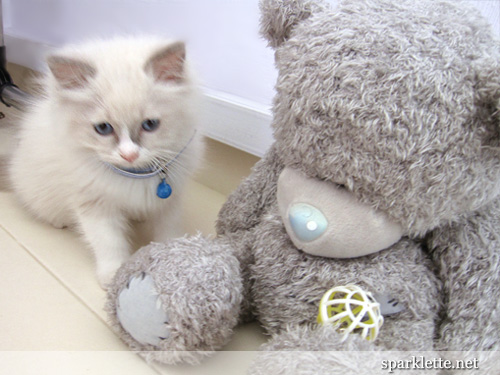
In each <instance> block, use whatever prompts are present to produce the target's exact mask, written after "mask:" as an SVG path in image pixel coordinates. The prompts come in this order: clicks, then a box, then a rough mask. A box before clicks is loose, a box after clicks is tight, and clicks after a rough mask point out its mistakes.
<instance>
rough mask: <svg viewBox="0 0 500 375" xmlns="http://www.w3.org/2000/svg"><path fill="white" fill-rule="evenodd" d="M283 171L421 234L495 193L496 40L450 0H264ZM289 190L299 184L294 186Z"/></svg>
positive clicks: (499, 176)
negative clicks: (334, 187) (341, 191)
mask: <svg viewBox="0 0 500 375" xmlns="http://www.w3.org/2000/svg"><path fill="white" fill-rule="evenodd" d="M261 12H262V19H261V31H262V34H263V35H264V36H265V37H266V38H267V40H268V42H269V44H270V46H271V47H273V48H274V49H275V58H276V66H277V68H278V72H279V75H278V81H277V84H276V91H277V93H276V96H275V100H274V107H273V110H274V120H273V128H274V135H275V138H276V147H278V150H279V151H280V152H279V153H280V155H281V157H282V160H283V162H284V164H285V166H287V167H291V168H292V169H294V170H298V171H300V172H301V173H303V174H304V175H306V176H307V177H308V178H312V179H317V180H324V181H329V182H332V183H335V184H338V185H340V186H342V187H343V188H345V189H346V190H347V191H349V192H350V193H352V194H353V195H354V196H355V197H356V199H357V200H358V201H359V202H361V203H363V204H366V205H368V206H370V207H371V208H373V209H374V210H376V211H377V212H383V213H384V214H385V215H387V216H388V217H389V218H390V221H391V222H395V223H398V224H399V225H400V226H401V232H402V233H404V234H407V235H410V236H415V237H416V236H421V235H424V234H425V233H427V232H429V231H430V230H432V229H433V228H436V227H438V226H441V225H444V224H446V223H449V222H452V221H454V220H458V219H460V217H462V216H464V215H467V214H469V213H470V212H473V211H474V210H476V209H478V208H479V207H481V206H483V205H486V204H488V202H490V201H491V200H492V199H494V198H495V197H496V196H497V195H498V193H499V192H500V129H499V127H500V43H499V42H498V41H496V40H495V39H494V37H493V36H492V34H491V32H490V28H489V26H488V25H487V23H486V21H485V20H483V19H482V18H481V16H480V15H479V13H478V12H477V11H475V10H474V9H469V8H463V7H458V6H456V5H455V4H454V3H452V2H446V1H424V0H422V1H414V0H399V1H393V0H346V1H340V2H339V3H338V4H332V3H323V2H321V1H319V0H316V1H312V0H302V1H300V0H263V1H261ZM300 188H301V187H300V186H296V187H295V189H300Z"/></svg>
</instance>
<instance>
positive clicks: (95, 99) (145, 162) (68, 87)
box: [10, 38, 202, 287]
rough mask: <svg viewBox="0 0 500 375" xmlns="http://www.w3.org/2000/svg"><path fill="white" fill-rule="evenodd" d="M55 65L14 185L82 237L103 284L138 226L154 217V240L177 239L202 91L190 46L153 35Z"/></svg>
mask: <svg viewBox="0 0 500 375" xmlns="http://www.w3.org/2000/svg"><path fill="white" fill-rule="evenodd" d="M48 65H49V68H50V71H49V72H48V73H47V74H46V75H45V76H44V77H43V78H42V82H41V83H42V87H43V89H44V94H43V95H42V96H41V97H40V98H39V99H37V101H36V103H35V104H34V106H33V107H32V108H31V109H30V111H28V112H27V113H26V114H25V115H24V116H23V118H22V121H21V129H20V133H19V146H18V147H17V149H16V150H15V151H14V155H13V157H12V161H11V165H10V177H11V182H12V185H13V188H14V191H15V192H16V193H17V196H18V197H19V198H20V200H21V201H22V202H23V203H24V204H25V205H26V207H28V209H30V210H31V211H32V212H33V213H34V214H35V215H36V216H38V217H39V218H41V219H43V220H46V221H48V222H50V223H51V224H53V225H54V226H56V227H63V226H75V227H76V228H78V229H79V230H80V231H81V233H82V234H83V237H84V239H85V240H86V242H87V243H88V244H89V245H90V247H91V248H92V250H93V252H94V254H95V259H96V262H97V276H98V279H99V282H100V283H101V285H102V286H103V287H104V286H105V285H106V284H107V283H108V282H109V281H110V280H111V278H112V276H113V275H114V273H115V271H116V270H117V268H118V267H119V266H120V265H121V264H122V263H123V262H124V261H125V260H126V259H127V258H128V256H129V253H130V250H131V249H130V244H129V222H130V220H148V222H150V223H151V225H152V226H153V228H154V230H153V231H154V238H153V240H155V241H161V240H164V239H166V238H168V237H171V236H176V235H178V234H179V233H178V227H177V226H178V223H179V215H178V213H179V210H180V204H179V202H180V200H179V195H180V194H181V193H182V190H183V185H184V183H185V179H186V177H187V174H188V172H189V171H192V170H193V169H194V168H195V167H196V166H197V164H198V160H199V159H200V155H201V152H202V144H201V141H200V137H199V133H197V132H196V119H195V117H196V116H195V112H196V111H195V108H196V107H197V100H196V99H197V97H198V95H197V94H198V92H197V88H196V86H195V85H194V83H193V81H192V77H191V74H190V73H189V70H188V66H187V65H186V62H185V49H184V45H183V44H182V43H180V42H171V41H163V40H158V39H155V38H120V39H113V40H108V41H95V42H91V43H87V44H84V45H81V46H75V47H70V48H65V49H62V50H61V51H60V52H59V53H57V54H55V55H53V56H50V57H49V58H48ZM127 171H128V172H127ZM150 175H152V176H150ZM148 176H150V177H148ZM167 184H168V185H167ZM170 187H171V189H172V194H171V196H170V197H168V198H167V199H162V198H160V197H159V196H157V190H158V189H159V190H160V192H159V195H162V194H165V195H168V193H169V188H170Z"/></svg>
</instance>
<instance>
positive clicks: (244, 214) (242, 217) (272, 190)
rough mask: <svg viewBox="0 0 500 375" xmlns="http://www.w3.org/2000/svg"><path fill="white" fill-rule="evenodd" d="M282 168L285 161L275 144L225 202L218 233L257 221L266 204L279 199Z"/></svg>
mask: <svg viewBox="0 0 500 375" xmlns="http://www.w3.org/2000/svg"><path fill="white" fill-rule="evenodd" d="M282 170H283V165H282V162H281V160H280V158H279V154H278V152H277V150H276V146H275V145H273V146H271V148H270V149H269V151H268V152H267V153H266V155H265V156H264V157H263V158H262V159H261V160H260V161H259V162H258V163H257V164H255V166H254V167H253V169H252V173H251V174H250V176H248V177H247V178H246V179H245V180H244V181H243V182H242V183H241V184H240V185H239V186H238V188H237V189H236V190H235V191H234V192H233V193H232V194H231V195H230V196H229V198H228V200H227V201H226V202H225V203H224V205H223V206H222V208H221V210H220V211H219V216H218V220H217V224H216V229H217V233H218V234H219V235H221V234H230V233H234V232H237V231H240V230H248V229H251V228H253V227H254V226H255V225H257V224H258V223H259V222H260V219H261V216H262V215H263V214H264V213H265V211H266V208H267V207H269V205H270V203H271V202H273V201H275V200H276V186H277V180H278V177H279V175H280V173H281V171H282Z"/></svg>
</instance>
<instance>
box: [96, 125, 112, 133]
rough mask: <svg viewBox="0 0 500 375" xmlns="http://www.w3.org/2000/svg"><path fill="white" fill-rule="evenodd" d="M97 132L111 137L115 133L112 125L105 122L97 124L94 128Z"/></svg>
mask: <svg viewBox="0 0 500 375" xmlns="http://www.w3.org/2000/svg"><path fill="white" fill-rule="evenodd" d="M94 128H95V131H96V132H98V133H99V134H100V135H110V134H111V133H113V127H112V126H111V124H109V123H107V122H103V123H101V124H97V125H95V126H94Z"/></svg>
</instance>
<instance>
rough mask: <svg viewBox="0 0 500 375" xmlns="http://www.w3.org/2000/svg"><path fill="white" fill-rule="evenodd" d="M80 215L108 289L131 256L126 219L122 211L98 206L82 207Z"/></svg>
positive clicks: (103, 286)
mask: <svg viewBox="0 0 500 375" xmlns="http://www.w3.org/2000/svg"><path fill="white" fill-rule="evenodd" d="M77 216H78V221H79V225H80V229H81V231H82V234H83V237H84V239H85V240H86V241H87V243H88V244H89V245H90V247H91V248H92V251H93V252H94V256H95V260H96V265H97V278H98V280H99V284H100V285H101V287H102V288H103V289H106V288H107V285H108V284H109V283H110V282H111V280H112V278H113V276H114V274H115V272H116V270H117V269H118V268H119V267H120V266H121V265H122V263H124V262H125V261H126V260H127V259H128V258H129V256H130V244H129V241H128V237H127V232H128V231H127V229H128V222H127V219H126V218H125V217H124V215H123V214H122V213H120V212H110V211H105V212H103V211H101V210H99V209H97V208H95V209H86V210H82V211H81V212H79V213H78V214H77Z"/></svg>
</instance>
